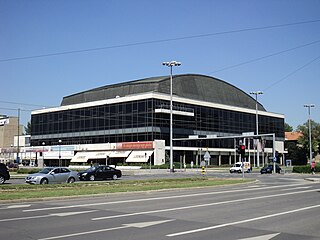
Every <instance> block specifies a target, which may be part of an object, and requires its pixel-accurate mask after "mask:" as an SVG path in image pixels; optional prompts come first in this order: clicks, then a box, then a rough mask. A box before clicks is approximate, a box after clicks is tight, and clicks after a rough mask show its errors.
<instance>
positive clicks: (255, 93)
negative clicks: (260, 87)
mask: <svg viewBox="0 0 320 240" xmlns="http://www.w3.org/2000/svg"><path fill="white" fill-rule="evenodd" d="M250 94H253V95H256V135H259V116H258V95H260V94H263V92H262V91H255V92H250ZM258 142H259V140H258ZM257 167H260V161H259V149H258V146H257Z"/></svg>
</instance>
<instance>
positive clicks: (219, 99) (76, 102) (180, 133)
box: [31, 74, 284, 164]
mask: <svg viewBox="0 0 320 240" xmlns="http://www.w3.org/2000/svg"><path fill="white" fill-rule="evenodd" d="M169 109H170V78H169V77H168V76H166V77H154V78H147V79H142V80H136V81H130V82H125V83H120V84H114V85H108V86H104V87H100V88H96V89H92V90H88V91H85V92H81V93H77V94H74V95H71V96H67V97H64V98H63V100H62V103H61V106H59V107H56V108H49V109H41V110H36V111H33V112H32V115H31V126H32V130H31V145H32V146H41V145H42V144H43V143H45V145H46V146H48V145H49V146H50V145H59V144H63V145H86V144H103V143H123V142H143V141H155V140H164V141H165V146H166V149H167V150H168V146H169V133H170V132H169V131H170V126H169V123H170V110H169ZM258 116H259V134H269V133H274V134H275V137H276V141H277V143H278V144H277V145H278V149H277V150H278V151H283V147H282V145H283V141H284V116H283V115H282V114H277V113H271V112H268V111H266V109H265V108H264V107H263V106H262V105H261V104H259V103H258ZM255 131H256V102H255V99H253V98H252V97H251V96H250V95H248V94H247V93H245V92H243V91H242V90H240V89H238V88H237V87H235V86H233V85H231V84H228V83H227V82H224V81H222V80H219V79H216V78H213V77H209V76H204V75H197V74H186V75H177V76H174V78H173V137H174V139H179V138H188V137H189V136H200V137H203V136H218V137H219V136H224V137H225V136H230V139H224V140H217V139H209V138H208V139H204V140H203V139H202V140H194V141H179V140H175V141H174V161H175V162H179V161H181V159H183V161H184V162H187V163H190V162H191V161H197V157H198V155H199V150H200V151H202V152H205V150H207V151H210V153H211V154H212V156H218V157H217V158H216V160H214V157H213V158H212V159H213V164H221V161H222V162H223V161H227V162H228V163H229V162H230V157H231V156H233V152H234V151H235V145H234V139H232V137H231V136H236V135H241V134H243V133H248V132H250V133H254V132H255ZM269 140H270V139H269ZM251 141H252V142H253V140H251ZM249 142H250V141H249ZM248 144H249V143H248ZM252 144H253V143H252ZM265 147H266V148H268V147H270V141H268V139H266V140H265ZM281 148H282V149H281ZM200 155H201V153H200ZM199 159H200V158H199ZM223 159H227V160H223Z"/></svg>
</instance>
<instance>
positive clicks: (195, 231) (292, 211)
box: [166, 205, 320, 237]
mask: <svg viewBox="0 0 320 240" xmlns="http://www.w3.org/2000/svg"><path fill="white" fill-rule="evenodd" d="M318 207H320V205H313V206H309V207H304V208H298V209H294V210H290V211H285V212H280V213H275V214H270V215H266V216H261V217H256V218H249V219H244V220H241V221H236V222H230V223H224V224H220V225H215V226H210V227H205V228H198V229H194V230H189V231H184V232H178V233H172V234H168V235H166V236H167V237H176V236H181V235H187V234H193V233H198V232H203V231H208V230H212V229H217V228H223V227H228V226H233V225H238V224H242V223H248V222H253V221H259V220H263V219H267V218H273V217H278V216H282V215H287V214H291V213H296V212H301V211H305V210H310V209H313V208H318Z"/></svg>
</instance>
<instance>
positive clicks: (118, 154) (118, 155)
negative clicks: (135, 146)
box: [109, 151, 131, 158]
mask: <svg viewBox="0 0 320 240" xmlns="http://www.w3.org/2000/svg"><path fill="white" fill-rule="evenodd" d="M130 153H131V151H112V152H110V153H109V157H110V158H126V157H128V156H129V154H130Z"/></svg>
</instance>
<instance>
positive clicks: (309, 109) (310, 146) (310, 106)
mask: <svg viewBox="0 0 320 240" xmlns="http://www.w3.org/2000/svg"><path fill="white" fill-rule="evenodd" d="M303 106H304V107H306V108H308V116H309V117H308V122H309V154H310V155H309V158H310V159H309V161H310V165H311V164H312V142H311V118H310V115H311V114H310V113H311V108H312V107H315V105H314V104H305V105H303Z"/></svg>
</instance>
